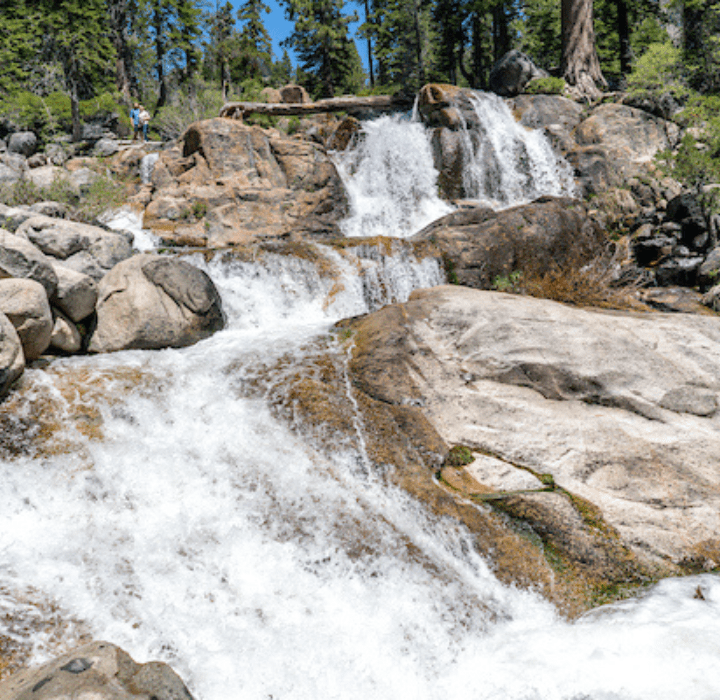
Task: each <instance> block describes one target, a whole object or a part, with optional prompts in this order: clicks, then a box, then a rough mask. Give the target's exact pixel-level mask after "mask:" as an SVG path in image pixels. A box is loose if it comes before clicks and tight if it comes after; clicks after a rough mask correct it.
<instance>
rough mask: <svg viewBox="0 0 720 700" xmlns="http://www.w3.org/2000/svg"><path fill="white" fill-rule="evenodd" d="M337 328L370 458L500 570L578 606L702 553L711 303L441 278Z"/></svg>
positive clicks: (712, 527)
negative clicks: (606, 307)
mask: <svg viewBox="0 0 720 700" xmlns="http://www.w3.org/2000/svg"><path fill="white" fill-rule="evenodd" d="M343 326H344V328H345V332H346V334H347V333H348V332H349V333H350V335H351V336H352V347H353V354H352V360H351V363H350V373H351V383H352V386H353V387H354V399H355V401H356V405H357V407H358V408H359V409H360V411H361V416H362V421H363V425H364V426H365V429H366V432H365V435H366V441H367V449H368V453H369V455H370V457H371V458H372V459H373V460H374V461H375V462H376V463H379V464H384V463H388V462H389V463H393V464H395V465H397V469H396V470H395V471H391V472H390V477H391V478H392V479H393V480H394V481H396V482H397V483H399V484H401V485H402V486H404V487H405V488H407V489H408V490H410V491H411V492H413V493H414V494H415V495H416V496H418V497H420V498H421V499H423V500H425V501H426V502H428V503H429V504H430V506H431V507H432V509H433V510H434V511H435V512H439V513H443V514H445V515H452V516H453V517H455V518H459V519H460V520H462V521H463V522H465V524H466V525H467V526H468V527H470V529H471V530H472V531H473V532H474V533H475V535H476V546H477V548H478V549H479V550H481V551H483V552H485V553H487V554H488V555H489V556H491V557H492V558H493V559H494V561H495V570H496V573H497V574H498V575H499V576H500V577H501V578H509V579H511V580H516V581H521V582H522V581H527V579H528V577H529V578H530V579H531V580H534V584H531V585H536V586H538V587H540V588H541V589H542V590H544V591H545V593H546V594H547V595H549V597H551V598H554V597H555V596H557V595H558V594H559V593H560V594H561V595H560V598H561V599H564V600H565V601H567V602H568V604H569V605H570V607H573V606H575V607H576V609H577V608H580V609H581V608H583V607H585V606H587V605H589V604H590V605H592V604H597V602H598V601H599V600H602V599H603V596H605V595H606V594H608V593H609V592H611V591H613V590H614V591H615V592H616V593H617V591H618V590H619V589H620V588H622V587H623V586H628V585H630V586H632V585H634V584H642V583H643V581H646V580H647V579H648V577H655V576H661V575H668V574H681V573H689V572H697V571H703V570H712V569H716V568H717V567H718V564H719V563H720V520H719V519H718V516H717V514H718V512H720V472H718V470H717V467H716V465H717V455H718V454H720V411H719V410H718V408H719V406H720V380H718V377H720V324H718V320H717V317H708V316H696V315H689V314H668V315H662V314H657V313H652V314H645V315H641V314H621V313H617V312H615V313H603V312H599V311H593V310H589V309H578V308H573V307H569V306H564V305H561V304H558V303H555V302H550V301H547V300H540V299H534V298H530V297H521V296H514V295H508V294H501V293H497V292H481V291H477V290H471V289H468V288H463V287H454V286H445V287H437V288H434V289H428V290H422V291H417V292H415V293H414V294H413V295H412V297H411V299H410V301H409V302H407V303H406V304H401V305H394V306H389V307H385V308H384V309H382V310H380V311H378V312H376V313H374V314H370V315H368V316H366V317H360V318H358V319H354V320H352V321H348V322H344V323H343ZM450 448H454V449H452V450H451V449H450ZM473 458H474V461H472V460H473ZM468 462H471V463H469V464H468ZM478 506H479V507H478ZM493 516H497V517H493ZM507 516H509V519H507ZM503 528H504V530H503ZM503 532H504V534H502V533H503ZM518 534H519V535H520V536H519V537H518ZM513 538H516V539H513ZM513 542H514V544H513ZM533 542H534V543H535V544H534V545H533V544H532V543H533ZM528 543H530V546H528ZM542 560H545V561H546V569H543V566H542ZM533 562H534V563H533ZM563 590H564V594H563ZM568 591H575V593H576V597H575V598H573V597H572V596H568V595H567V593H568Z"/></svg>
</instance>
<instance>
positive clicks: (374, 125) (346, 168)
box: [336, 92, 575, 238]
mask: <svg viewBox="0 0 720 700" xmlns="http://www.w3.org/2000/svg"><path fill="white" fill-rule="evenodd" d="M471 101H472V105H473V109H474V112H475V119H474V120H473V123H472V124H471V125H468V124H464V125H463V128H462V130H461V138H460V145H461V148H462V151H463V163H464V164H465V167H464V169H463V172H462V179H463V188H464V190H465V192H466V198H467V199H469V200H475V201H477V202H478V203H481V204H484V205H487V206H491V207H493V208H503V207H510V206H514V205H517V204H524V203H527V202H530V201H532V200H533V199H535V198H537V197H540V196H541V195H556V196H573V194H574V193H575V183H574V180H573V174H572V169H571V167H570V165H569V164H568V163H567V162H566V161H565V160H564V159H563V158H562V157H561V156H558V155H557V154H556V153H555V152H554V151H553V149H552V146H551V145H550V142H549V141H548V139H547V137H546V136H545V134H544V133H543V132H542V131H539V130H534V129H527V128H525V127H523V126H521V125H520V124H519V123H518V122H517V121H516V120H515V118H514V117H513V115H512V112H511V111H510V109H509V108H508V106H507V105H506V104H505V102H504V101H503V100H502V99H501V98H499V97H498V96H497V95H493V94H489V93H480V92H478V93H473V95H472V98H471ZM336 164H337V167H338V171H339V172H340V176H341V177H342V179H343V182H344V183H345V188H346V190H347V192H348V196H349V199H350V206H351V215H350V216H349V217H348V219H347V220H346V221H345V223H344V224H343V233H344V234H345V235H346V236H376V235H390V236H396V237H400V238H406V237H407V236H410V235H412V234H413V233H416V232H417V231H419V230H420V229H421V228H422V227H423V226H425V225H427V224H429V223H430V222H431V221H434V220H435V219H437V218H439V217H440V216H443V215H444V214H447V213H449V212H450V211H452V207H451V206H450V205H449V204H448V203H447V202H444V201H443V200H441V199H440V198H439V197H438V194H437V180H438V173H437V170H436V169H435V166H434V162H433V152H432V147H431V144H430V132H429V130H427V129H426V128H425V127H424V126H423V125H422V124H421V123H420V122H419V117H418V115H417V110H413V116H412V118H410V119H408V118H406V117H403V116H393V117H388V116H385V117H380V118H379V119H375V120H373V121H369V122H365V123H364V124H363V126H362V131H361V134H360V137H359V138H358V139H357V143H356V144H355V146H354V147H352V148H350V149H348V150H347V151H346V152H344V153H339V154H337V155H336Z"/></svg>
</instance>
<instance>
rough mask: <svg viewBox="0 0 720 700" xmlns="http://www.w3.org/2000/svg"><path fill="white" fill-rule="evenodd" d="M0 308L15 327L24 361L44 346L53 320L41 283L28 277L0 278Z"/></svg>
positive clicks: (41, 352) (50, 333) (40, 352)
mask: <svg viewBox="0 0 720 700" xmlns="http://www.w3.org/2000/svg"><path fill="white" fill-rule="evenodd" d="M0 311H1V312H2V313H4V314H5V315H6V316H7V317H8V318H9V319H10V321H11V323H12V324H13V326H15V330H16V331H17V334H18V336H19V337H20V342H21V343H22V347H23V353H24V354H25V359H26V360H27V361H28V362H30V361H32V360H35V359H37V358H38V357H40V355H42V354H43V353H44V352H45V351H46V350H47V349H48V347H49V346H50V338H51V336H52V331H53V325H54V323H53V317H52V312H51V311H50V303H49V302H48V298H47V294H46V293H45V289H44V288H43V286H42V285H41V284H39V283H38V282H35V281H34V280H30V279H4V280H0Z"/></svg>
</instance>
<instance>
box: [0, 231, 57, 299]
mask: <svg viewBox="0 0 720 700" xmlns="http://www.w3.org/2000/svg"><path fill="white" fill-rule="evenodd" d="M7 277H21V278H27V279H31V280H35V281H36V282H39V283H40V284H41V285H42V286H43V287H44V288H45V292H46V294H47V296H48V298H51V297H52V296H53V295H54V294H55V290H56V288H57V283H58V280H57V275H56V274H55V271H54V270H53V267H52V262H51V260H50V259H49V258H48V257H46V256H45V255H44V254H43V253H42V251H41V250H40V249H39V248H37V247H36V246H34V245H33V244H32V243H30V242H29V241H27V240H25V239H24V238H23V237H22V236H16V235H14V234H12V233H10V232H9V231H6V230H4V229H0V279H3V278H7Z"/></svg>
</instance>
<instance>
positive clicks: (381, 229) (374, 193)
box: [336, 116, 452, 238]
mask: <svg viewBox="0 0 720 700" xmlns="http://www.w3.org/2000/svg"><path fill="white" fill-rule="evenodd" d="M336 164H337V167H338V172H339V173H340V176H341V177H342V179H343V182H344V184H345V188H346V190H347V192H348V198H349V199H350V206H351V209H352V212H351V215H350V216H349V217H348V219H347V220H346V221H345V222H344V223H343V225H342V231H343V233H344V234H345V235H346V236H394V237H396V238H405V237H407V236H410V235H412V234H413V233H415V232H416V231H419V230H420V229H421V228H422V227H423V226H426V225H427V224H429V223H430V222H431V221H434V220H435V219H437V218H439V217H441V216H443V215H444V214H448V213H449V212H450V211H452V207H450V205H448V204H447V202H443V201H442V200H441V199H440V198H439V197H438V194H437V171H436V170H435V168H434V167H433V158H432V151H431V148H430V142H429V140H428V137H427V133H426V131H425V128H424V127H423V125H422V124H420V123H419V122H413V121H410V120H408V119H406V118H403V117H401V116H392V117H387V116H386V117H380V118H379V119H375V120H373V121H370V122H365V123H364V124H363V130H362V136H361V138H360V139H359V140H358V144H357V146H356V147H354V148H351V149H348V150H347V151H346V152H345V153H341V154H338V155H337V157H336Z"/></svg>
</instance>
